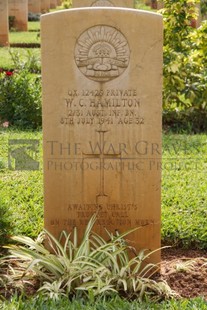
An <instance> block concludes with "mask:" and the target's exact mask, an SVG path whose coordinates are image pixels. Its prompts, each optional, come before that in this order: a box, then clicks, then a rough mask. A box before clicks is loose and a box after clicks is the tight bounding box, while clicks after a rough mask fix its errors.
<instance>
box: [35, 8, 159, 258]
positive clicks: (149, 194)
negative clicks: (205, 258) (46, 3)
mask: <svg viewBox="0 0 207 310" xmlns="http://www.w3.org/2000/svg"><path fill="white" fill-rule="evenodd" d="M41 38H42V77H43V140H44V142H43V143H44V146H43V147H44V203H45V214H44V220H45V228H46V229H47V230H48V231H50V232H51V233H52V234H53V235H54V236H55V237H58V236H59V234H60V232H61V231H62V230H66V231H71V230H72V229H73V227H74V226H76V227H77V229H78V232H79V234H80V235H82V234H83V232H84V230H85V227H86V224H87V222H88V220H89V219H90V217H91V216H92V214H94V213H95V212H97V211H99V213H98V221H97V223H96V226H95V228H94V229H95V230H96V232H97V233H99V234H101V235H102V236H105V237H106V238H107V235H106V233H105V228H107V229H108V230H109V231H111V232H115V231H116V230H118V231H119V232H125V231H127V230H129V229H131V228H134V227H138V226H139V227H140V229H138V230H137V231H136V232H134V233H131V234H130V236H128V239H129V240H131V245H132V246H134V247H136V248H137V249H150V250H154V249H157V248H159V247H160V188H161V118H162V113H161V106H162V103H161V101H162V100H161V98H162V17H161V15H159V14H155V13H148V12H144V11H138V10H134V9H123V8H81V9H71V10H65V11H61V12H57V13H52V14H46V15H43V16H42V17H41ZM151 260H152V261H153V262H159V261H160V253H159V252H157V253H156V254H154V255H153V257H151Z"/></svg>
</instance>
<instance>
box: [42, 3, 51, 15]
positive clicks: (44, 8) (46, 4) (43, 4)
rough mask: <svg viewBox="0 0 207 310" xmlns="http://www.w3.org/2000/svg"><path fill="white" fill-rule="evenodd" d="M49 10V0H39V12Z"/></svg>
mask: <svg viewBox="0 0 207 310" xmlns="http://www.w3.org/2000/svg"><path fill="white" fill-rule="evenodd" d="M49 10H50V0H42V1H41V12H42V13H45V12H49Z"/></svg>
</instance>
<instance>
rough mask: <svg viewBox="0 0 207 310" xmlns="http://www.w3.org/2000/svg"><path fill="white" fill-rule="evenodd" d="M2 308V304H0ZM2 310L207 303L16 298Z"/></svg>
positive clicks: (200, 304)
mask: <svg viewBox="0 0 207 310" xmlns="http://www.w3.org/2000/svg"><path fill="white" fill-rule="evenodd" d="M0 307H1V302H0ZM0 309H2V310H16V309H18V310H56V309H59V310H193V309H194V310H206V309H207V303H206V301H205V300H203V299H202V298H196V299H192V300H186V299H184V300H180V301H179V300H178V301H176V300H171V301H165V302H162V303H151V302H146V303H145V302H139V301H131V302H130V301H126V300H123V299H120V298H117V297H114V298H110V299H107V300H97V301H94V300H91V301H88V302H84V301H83V300H73V301H69V300H68V298H67V297H62V298H60V300H58V301H52V300H48V299H47V300H46V299H44V298H42V297H40V298H36V299H32V300H30V299H29V300H24V299H22V298H16V297H14V298H13V299H12V300H11V301H9V302H5V303H2V308H0Z"/></svg>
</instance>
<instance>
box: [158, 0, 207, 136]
mask: <svg viewBox="0 0 207 310" xmlns="http://www.w3.org/2000/svg"><path fill="white" fill-rule="evenodd" d="M199 2H200V1H197V0H192V1H189V0H179V1H177V0H165V1H164V6H165V8H164V9H163V10H161V12H162V14H163V18H164V88H163V107H164V114H163V117H164V124H167V125H169V126H171V127H175V128H176V129H178V128H182V127H183V128H185V129H186V128H187V129H190V130H191V131H193V132H199V131H204V130H207V21H203V22H202V24H201V26H200V27H199V28H198V29H194V28H192V27H191V24H192V21H193V20H194V19H197V14H198V12H197V9H196V4H197V3H199Z"/></svg>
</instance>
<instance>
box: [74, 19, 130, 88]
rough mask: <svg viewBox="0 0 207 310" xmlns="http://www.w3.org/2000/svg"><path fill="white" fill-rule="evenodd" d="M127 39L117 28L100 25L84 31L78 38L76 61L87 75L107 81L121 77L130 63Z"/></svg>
mask: <svg viewBox="0 0 207 310" xmlns="http://www.w3.org/2000/svg"><path fill="white" fill-rule="evenodd" d="M129 57H130V50H129V45H128V42H127V39H126V38H125V36H124V35H123V34H122V33H121V32H120V31H119V30H117V29H116V28H114V27H110V26H106V25H99V26H93V27H91V28H89V29H87V30H86V31H84V32H83V33H82V34H81V35H80V37H79V38H78V40H77V43H76V47H75V61H76V65H77V67H78V68H79V70H80V71H81V72H82V73H83V74H84V75H85V77H87V78H89V79H91V80H94V81H97V82H107V81H110V80H112V79H115V78H117V77H119V76H120V75H121V74H122V73H123V72H124V71H125V70H126V68H127V67H128V65H129Z"/></svg>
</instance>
